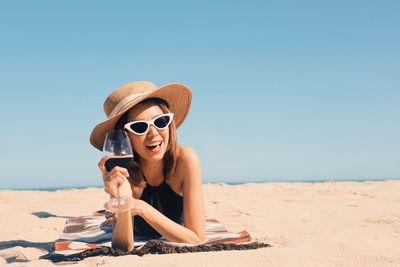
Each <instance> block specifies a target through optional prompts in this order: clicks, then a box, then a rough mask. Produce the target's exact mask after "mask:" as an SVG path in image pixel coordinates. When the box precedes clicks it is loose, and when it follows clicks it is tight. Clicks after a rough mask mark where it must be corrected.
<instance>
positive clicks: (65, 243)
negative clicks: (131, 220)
mask: <svg viewBox="0 0 400 267" xmlns="http://www.w3.org/2000/svg"><path fill="white" fill-rule="evenodd" d="M106 212H107V211H106V210H99V211H95V212H93V213H91V214H88V215H85V216H80V217H74V218H70V219H68V220H67V222H66V224H65V227H64V230H63V233H62V234H61V236H60V238H59V239H58V240H56V241H55V242H54V251H51V252H50V253H49V254H47V255H45V256H42V257H41V258H42V259H49V260H51V261H53V262H60V261H79V260H82V259H84V258H87V257H91V256H99V255H109V256H122V255H128V254H130V255H138V256H142V255H145V254H168V253H188V252H206V251H219V250H246V249H256V248H262V247H269V246H270V245H269V244H265V243H262V242H258V241H255V240H253V239H252V238H251V236H250V235H249V233H248V232H247V231H246V230H243V231H240V232H237V233H233V232H229V231H228V230H227V229H226V228H225V227H224V225H223V224H222V223H220V222H219V221H217V220H215V219H206V222H205V228H206V229H205V241H204V242H203V243H201V244H199V245H191V244H184V243H176V242H171V241H168V240H166V239H165V238H164V237H160V238H151V239H149V238H148V237H144V236H139V235H135V236H134V247H135V248H134V250H132V251H131V252H123V251H122V250H119V249H113V248H112V247H111V239H112V223H105V214H106Z"/></svg>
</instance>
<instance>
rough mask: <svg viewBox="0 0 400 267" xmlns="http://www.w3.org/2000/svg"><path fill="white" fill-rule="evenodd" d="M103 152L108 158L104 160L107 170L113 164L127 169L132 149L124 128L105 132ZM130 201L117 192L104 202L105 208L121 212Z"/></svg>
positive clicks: (130, 162)
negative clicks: (115, 195)
mask: <svg viewBox="0 0 400 267" xmlns="http://www.w3.org/2000/svg"><path fill="white" fill-rule="evenodd" d="M103 152H104V153H105V154H106V156H109V157H110V158H109V159H108V160H107V161H106V163H105V167H106V170H107V171H108V172H109V171H111V170H112V169H113V168H114V167H115V166H119V167H123V168H125V169H129V166H130V165H131V164H132V161H133V151H132V146H131V142H130V140H129V137H128V135H127V134H126V132H125V131H124V130H120V129H115V130H112V131H111V132H109V133H107V135H106V138H105V140H104V146H103ZM132 204H133V203H132V201H130V200H129V199H127V198H124V197H120V195H119V192H117V197H110V200H109V201H108V202H107V203H106V204H105V206H106V208H108V209H110V210H112V211H115V212H122V211H124V210H127V209H129V208H130V207H131V205H132Z"/></svg>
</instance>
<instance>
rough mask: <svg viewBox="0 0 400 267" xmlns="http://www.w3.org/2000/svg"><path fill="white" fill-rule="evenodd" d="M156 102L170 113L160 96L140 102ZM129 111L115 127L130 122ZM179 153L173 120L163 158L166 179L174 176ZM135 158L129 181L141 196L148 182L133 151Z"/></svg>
mask: <svg viewBox="0 0 400 267" xmlns="http://www.w3.org/2000/svg"><path fill="white" fill-rule="evenodd" d="M148 103H151V104H156V105H158V106H159V107H160V108H161V110H162V111H163V112H164V113H169V112H171V110H170V109H169V107H168V104H167V102H165V101H164V100H162V99H159V98H149V99H145V100H143V101H142V102H140V103H139V104H148ZM128 113H129V111H127V112H125V114H124V115H123V116H122V117H121V118H120V119H119V120H118V122H117V123H116V124H115V126H114V129H123V128H124V125H125V124H126V123H127V122H128ZM177 155H178V143H177V135H176V126H175V122H174V121H172V122H171V124H170V125H169V142H168V146H167V150H166V151H165V154H164V157H163V160H164V161H165V164H164V171H163V173H164V179H170V178H172V175H173V173H174V171H175V167H176V160H177ZM133 156H134V158H133V159H134V160H133V163H132V164H131V166H130V167H129V169H128V172H129V177H128V181H129V183H130V184H131V187H132V191H133V196H134V197H135V198H139V197H140V196H141V194H142V192H143V189H144V188H145V187H146V182H145V180H144V177H143V173H142V171H141V168H140V165H139V162H138V160H137V159H138V158H139V155H138V154H137V153H136V152H135V151H133Z"/></svg>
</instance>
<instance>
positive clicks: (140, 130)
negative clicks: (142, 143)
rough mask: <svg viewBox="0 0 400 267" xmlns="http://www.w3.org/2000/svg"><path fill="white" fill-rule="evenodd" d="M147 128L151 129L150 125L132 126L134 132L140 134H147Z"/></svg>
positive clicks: (138, 124) (136, 124)
mask: <svg viewBox="0 0 400 267" xmlns="http://www.w3.org/2000/svg"><path fill="white" fill-rule="evenodd" d="M147 127H149V125H148V124H147V123H145V122H137V123H134V124H132V125H131V129H132V131H134V132H136V133H138V134H142V133H144V132H146V131H147Z"/></svg>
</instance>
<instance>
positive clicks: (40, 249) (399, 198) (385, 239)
mask: <svg viewBox="0 0 400 267" xmlns="http://www.w3.org/2000/svg"><path fill="white" fill-rule="evenodd" d="M204 196H205V209H206V216H207V217H211V218H216V219H218V220H219V221H221V222H222V223H223V224H225V226H226V227H227V228H228V230H230V231H240V230H243V229H246V230H248V231H249V233H250V234H251V235H252V236H253V237H254V238H255V239H257V240H259V241H262V242H266V243H269V244H270V245H272V247H269V248H262V249H257V250H249V251H225V252H204V253H189V254H168V255H145V256H143V257H139V256H122V257H105V256H103V257H92V258H87V259H85V260H83V261H81V262H79V263H78V264H74V266H98V265H104V266H125V265H128V264H129V265H131V266H191V267H195V266H400V180H388V181H382V182H334V181H331V182H324V183H249V184H242V185H227V184H204ZM107 199H108V197H107V195H106V193H105V192H104V191H103V190H102V189H98V188H87V189H67V190H59V191H55V192H44V191H13V190H2V191H0V210H1V215H2V216H1V219H0V224H1V229H0V265H8V266H26V265H29V266H53V265H54V264H53V263H51V262H50V261H47V260H39V259H38V257H40V256H41V255H44V254H47V251H46V249H48V248H49V246H50V243H51V242H52V241H54V240H55V239H57V238H58V237H59V235H60V233H61V232H62V230H63V226H64V224H65V221H66V219H67V217H70V216H79V215H84V214H87V213H89V212H92V211H94V210H98V209H102V204H103V203H104V202H105V201H106V200H107ZM7 262H8V263H11V264H10V265H9V264H7ZM68 264H72V263H68Z"/></svg>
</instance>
